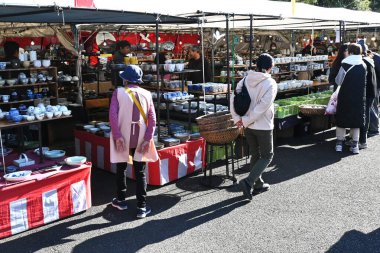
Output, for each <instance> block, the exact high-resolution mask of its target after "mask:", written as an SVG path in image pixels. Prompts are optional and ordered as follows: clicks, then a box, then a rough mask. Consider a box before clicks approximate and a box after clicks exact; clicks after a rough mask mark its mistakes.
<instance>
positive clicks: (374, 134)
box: [367, 132, 379, 137]
mask: <svg viewBox="0 0 380 253" xmlns="http://www.w3.org/2000/svg"><path fill="white" fill-rule="evenodd" d="M377 135H379V132H368V134H367V136H368V137H373V136H377Z"/></svg>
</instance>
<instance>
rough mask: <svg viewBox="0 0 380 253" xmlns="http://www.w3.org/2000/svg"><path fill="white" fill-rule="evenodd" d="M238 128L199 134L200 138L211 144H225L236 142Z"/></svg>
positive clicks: (238, 132)
mask: <svg viewBox="0 0 380 253" xmlns="http://www.w3.org/2000/svg"><path fill="white" fill-rule="evenodd" d="M240 131H241V130H240V128H238V127H230V128H227V129H223V130H214V131H205V132H200V134H201V136H202V137H203V138H204V139H205V140H206V141H207V142H209V143H211V144H226V143H230V142H231V141H234V140H236V138H237V137H238V136H239V134H240Z"/></svg>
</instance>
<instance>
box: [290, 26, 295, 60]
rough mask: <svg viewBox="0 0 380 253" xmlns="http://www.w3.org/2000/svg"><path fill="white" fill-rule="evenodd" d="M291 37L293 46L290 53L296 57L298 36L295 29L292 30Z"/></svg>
mask: <svg viewBox="0 0 380 253" xmlns="http://www.w3.org/2000/svg"><path fill="white" fill-rule="evenodd" d="M291 37H292V47H291V52H290V55H291V56H292V57H294V54H295V51H296V37H295V34H294V30H292V33H291Z"/></svg>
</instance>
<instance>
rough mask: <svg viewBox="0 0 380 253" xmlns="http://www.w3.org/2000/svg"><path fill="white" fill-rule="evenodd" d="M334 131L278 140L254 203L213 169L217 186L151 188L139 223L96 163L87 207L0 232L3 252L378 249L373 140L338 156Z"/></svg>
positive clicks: (379, 203) (242, 168) (243, 172)
mask: <svg viewBox="0 0 380 253" xmlns="http://www.w3.org/2000/svg"><path fill="white" fill-rule="evenodd" d="M332 137H333V133H332V132H330V133H328V134H327V135H314V136H306V137H300V138H292V139H285V140H280V141H279V142H278V145H277V147H276V149H275V157H274V160H273V162H272V164H271V165H270V167H269V168H268V170H267V171H266V172H265V173H264V174H263V179H264V180H265V181H266V182H268V183H270V184H271V189H270V190H269V191H267V192H264V193H261V194H258V195H255V196H254V197H253V200H252V201H251V202H248V201H246V200H245V199H244V198H243V197H242V193H241V192H240V191H239V189H238V187H236V186H234V185H232V183H231V181H229V180H223V179H222V178H221V177H220V176H215V177H213V181H212V182H213V184H214V185H216V186H218V187H217V188H208V187H205V186H203V185H201V179H202V174H196V175H191V176H189V177H186V178H184V179H181V180H178V181H176V182H174V183H172V184H169V185H166V186H163V187H150V188H149V192H148V194H149V197H148V202H149V204H150V205H151V207H152V209H153V212H152V215H150V216H149V217H147V218H146V219H143V220H137V219H135V215H136V210H135V206H136V201H135V198H134V196H133V194H134V183H133V181H129V182H128V183H129V185H130V188H129V189H130V191H129V194H130V195H129V198H128V201H129V209H128V210H126V211H118V210H116V209H114V208H112V207H111V206H110V205H109V202H110V200H111V199H112V198H113V197H114V191H115V184H114V180H115V177H114V175H112V174H109V173H107V172H104V171H101V170H98V169H93V173H92V198H93V207H92V208H91V209H89V210H88V211H86V212H84V213H81V214H79V215H76V216H73V217H70V218H67V219H64V220H60V221H58V222H54V223H51V224H48V225H46V226H43V227H40V228H36V229H33V230H30V231H26V232H24V233H21V234H18V235H15V236H11V237H8V238H5V239H2V240H0V253H18V252H20V253H26V252H41V253H46V252H73V253H87V252H88V253H96V252H100V253H106V252H107V253H118V252H120V253H121V252H122V253H126V252H198V253H199V252H329V253H333V252H337V253H338V252H339V253H341V252H350V253H355V252H360V253H361V252H365V253H370V252H380V166H379V164H380V137H379V136H377V137H372V138H370V139H369V140H368V144H369V147H368V149H366V150H363V151H362V152H361V154H359V155H351V154H350V153H349V152H348V150H345V151H344V152H343V153H341V154H339V153H336V152H335V151H334V145H335V143H334V139H333V138H332ZM324 138H326V139H324ZM244 164H245V161H244V160H242V161H239V169H238V170H237V177H238V179H242V178H244V177H246V176H247V174H248V172H247V169H248V166H247V165H244ZM213 173H214V174H219V175H223V174H224V173H225V167H223V166H221V167H219V168H217V169H215V170H214V171H213Z"/></svg>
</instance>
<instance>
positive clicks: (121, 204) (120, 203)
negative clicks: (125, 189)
mask: <svg viewBox="0 0 380 253" xmlns="http://www.w3.org/2000/svg"><path fill="white" fill-rule="evenodd" d="M111 205H112V206H113V207H115V208H117V209H119V210H121V211H123V210H126V209H128V206H127V201H126V200H118V199H117V198H114V199H113V200H112V202H111Z"/></svg>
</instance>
